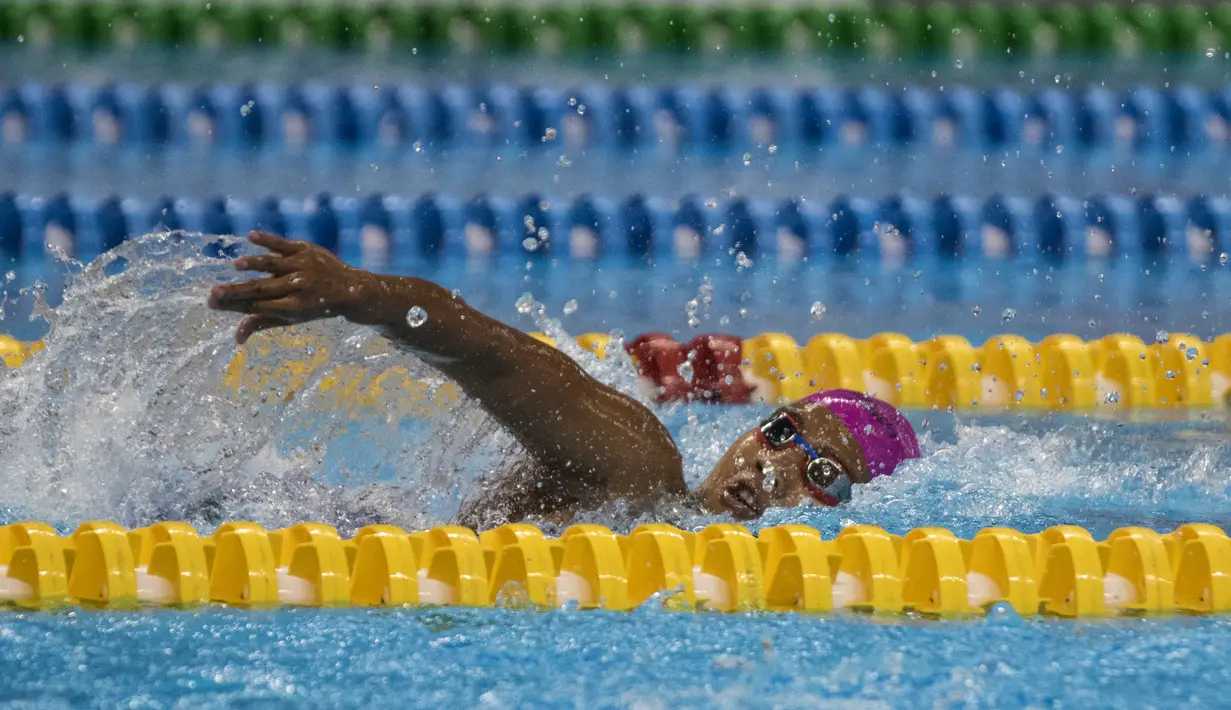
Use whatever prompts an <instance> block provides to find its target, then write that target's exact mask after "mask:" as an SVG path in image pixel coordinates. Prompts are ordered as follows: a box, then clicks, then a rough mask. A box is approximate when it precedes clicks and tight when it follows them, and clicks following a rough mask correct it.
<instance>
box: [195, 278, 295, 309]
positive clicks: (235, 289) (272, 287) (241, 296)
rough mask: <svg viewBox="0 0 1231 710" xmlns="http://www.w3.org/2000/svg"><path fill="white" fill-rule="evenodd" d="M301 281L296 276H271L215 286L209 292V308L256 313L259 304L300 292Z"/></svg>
mask: <svg viewBox="0 0 1231 710" xmlns="http://www.w3.org/2000/svg"><path fill="white" fill-rule="evenodd" d="M301 281H302V278H300V277H296V276H271V277H269V278H265V279H253V280H251V281H241V282H239V283H233V284H223V285H219V286H215V287H214V288H213V289H211V290H210V292H209V307H210V308H215V309H217V310H222V311H238V312H240V313H255V312H257V311H256V306H258V305H259V304H261V303H264V302H267V301H272V300H275V299H283V298H285V297H286V296H289V295H291V294H293V293H295V292H297V291H299V289H300V287H301Z"/></svg>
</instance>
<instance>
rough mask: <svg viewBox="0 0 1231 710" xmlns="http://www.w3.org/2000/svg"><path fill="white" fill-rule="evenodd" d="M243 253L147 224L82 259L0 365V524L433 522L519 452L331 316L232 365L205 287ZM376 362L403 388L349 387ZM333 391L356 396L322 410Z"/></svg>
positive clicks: (335, 399) (415, 370)
mask: <svg viewBox="0 0 1231 710" xmlns="http://www.w3.org/2000/svg"><path fill="white" fill-rule="evenodd" d="M248 249H249V247H248V246H247V245H246V243H244V242H240V241H237V240H234V239H230V238H213V239H207V238H203V237H197V236H191V235H186V234H182V233H169V234H165V233H164V234H154V235H148V236H146V237H142V238H140V239H137V240H134V241H132V242H128V243H126V244H124V245H122V246H121V247H119V248H118V249H116V250H114V251H112V252H109V253H107V254H105V255H103V256H102V257H100V258H99V259H98V260H96V261H95V262H93V263H92V264H90V265H89V266H87V267H85V268H84V269H83V270H81V272H80V274H79V275H78V276H77V277H75V278H73V279H72V281H71V283H70V284H69V286H68V288H67V289H66V291H65V293H64V298H63V303H62V304H61V305H60V306H59V307H58V308H56V309H54V310H53V309H48V308H39V309H37V313H38V315H40V316H41V317H43V318H46V319H47V321H48V322H49V323H50V325H51V332H50V334H49V336H48V337H47V338H46V341H45V342H46V350H45V351H43V352H41V353H39V354H38V356H37V357H35V358H33V359H32V360H31V361H30V362H28V363H27V364H26V365H25V366H24V367H22V368H20V369H18V370H13V371H7V372H4V373H0V375H3V376H2V377H0V451H3V452H4V456H3V458H2V459H0V490H3V491H4V495H3V500H0V504H3V505H8V506H11V509H10V513H11V515H6V516H5V517H30V518H35V519H44V520H51V521H60V522H63V523H66V524H71V523H75V522H77V521H80V520H85V519H92V518H100V517H105V518H112V519H115V520H117V521H119V522H121V523H124V524H128V525H136V524H143V523H145V522H147V521H149V520H153V519H157V518H182V519H186V520H189V521H191V522H194V523H197V524H199V525H203V526H205V527H206V528H208V527H209V526H210V524H211V523H213V522H216V521H217V520H218V519H220V518H223V517H225V518H252V519H256V520H260V521H261V522H263V523H266V524H269V525H278V524H285V523H290V522H292V521H295V520H302V519H318V520H327V521H330V522H334V523H337V524H339V525H340V526H341V527H344V528H345V527H353V526H354V525H358V524H363V523H364V522H367V521H368V520H370V519H383V520H389V521H393V522H399V523H402V524H405V525H409V526H418V525H422V524H427V523H432V522H439V521H440V520H444V519H447V518H448V517H449V516H450V515H451V514H452V513H453V512H454V511H455V510H456V509H457V506H458V505H459V502H460V499H461V496H462V495H463V493H464V492H465V490H466V489H467V488H468V484H469V483H470V482H471V481H472V480H473V479H474V478H475V477H476V476H477V475H479V474H482V473H488V472H491V471H493V470H495V469H497V468H499V466H500V464H501V462H502V460H503V459H504V458H506V457H509V456H514V455H516V453H517V452H516V446H514V444H513V442H512V440H511V438H510V437H508V436H506V435H504V434H502V433H501V432H500V431H499V429H498V427H496V426H495V425H494V423H492V422H491V421H489V420H488V418H487V417H486V415H485V414H484V413H483V412H482V411H481V410H479V409H478V407H477V406H475V405H474V404H473V403H472V402H469V401H468V400H466V399H465V398H464V397H462V396H461V395H460V394H459V393H458V392H457V391H456V388H451V386H450V385H449V384H448V383H446V382H445V380H444V379H443V378H442V377H440V375H438V374H437V373H435V372H434V371H433V370H431V369H430V368H428V367H427V366H426V365H424V364H423V363H421V362H419V361H418V360H417V359H416V358H414V357H413V356H410V355H407V354H404V353H400V352H395V351H392V350H390V349H389V348H388V346H387V343H386V342H385V341H384V340H383V339H381V338H379V337H378V336H375V335H374V334H372V333H371V332H370V331H368V330H365V329H361V328H357V327H354V326H351V325H349V324H346V323H344V322H342V321H336V320H335V321H325V322H319V323H314V324H312V325H310V326H307V327H302V328H297V329H295V331H294V332H293V333H290V334H287V333H283V334H282V335H280V336H276V337H273V338H270V339H267V340H266V343H267V346H266V347H265V348H261V347H256V348H253V347H251V346H250V347H248V348H246V349H245V351H244V353H245V357H246V360H245V361H242V362H237V363H236V365H237V366H235V367H233V366H232V360H233V358H235V356H236V346H235V345H234V344H233V340H232V338H233V329H234V326H235V323H236V318H235V317H234V316H233V315H230V314H221V313H216V312H213V311H210V310H209V309H207V308H206V306H205V296H206V293H207V291H208V289H209V288H210V286H212V285H213V284H215V283H223V282H229V281H233V280H237V279H239V278H242V277H241V276H240V275H239V274H237V273H236V272H235V271H234V270H233V269H232V268H231V267H230V261H229V260H230V258H231V257H233V256H235V255H238V254H241V253H245V252H246V251H247V250H248ZM219 254H226V255H227V257H228V258H226V259H223V258H216V257H215V256H213V255H219ZM288 362H291V363H299V365H287V363H288ZM305 363H306V365H305ZM347 368H349V369H347ZM391 368H401V370H395V371H397V372H402V371H404V372H405V381H406V382H409V383H410V384H411V385H412V386H411V388H410V389H409V390H408V389H407V387H405V386H403V385H402V384H401V383H400V382H385V383H384V387H383V389H382V391H381V392H380V394H379V396H373V394H372V390H371V387H370V386H369V387H367V389H366V390H365V389H363V387H364V385H365V383H366V384H367V385H370V384H371V382H372V381H373V380H374V379H376V378H377V377H378V376H380V375H381V374H382V373H386V372H389V371H390V370H391ZM340 372H341V373H344V375H345V377H349V378H350V381H348V382H340V380H342V379H344V378H343V375H341V374H339V373H340ZM270 373H273V374H272V375H271V374H270ZM386 379H390V378H386ZM392 379H395V380H396V379H399V378H392ZM297 380H298V381H297ZM356 383H357V384H356ZM347 386H352V387H358V388H359V389H358V392H359V394H355V397H359V396H360V394H364V395H366V396H367V401H365V402H363V404H362V405H359V404H356V403H355V402H354V401H353V400H354V397H353V398H352V400H351V401H349V402H347V403H346V406H341V407H339V406H337V405H338V403H339V401H343V402H346V400H344V399H343V400H339V392H340V391H345V388H346V387H347ZM339 388H341V389H339ZM441 412H448V416H447V417H435V415H436V414H439V413H441Z"/></svg>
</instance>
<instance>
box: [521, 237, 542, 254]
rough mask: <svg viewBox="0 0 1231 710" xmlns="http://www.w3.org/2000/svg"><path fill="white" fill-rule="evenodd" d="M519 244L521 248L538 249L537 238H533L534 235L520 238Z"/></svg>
mask: <svg viewBox="0 0 1231 710" xmlns="http://www.w3.org/2000/svg"><path fill="white" fill-rule="evenodd" d="M521 245H522V248H523V249H525V250H526V251H538V248H539V240H537V239H535V238H534V237H526V238H525V239H523V240H522V242H521Z"/></svg>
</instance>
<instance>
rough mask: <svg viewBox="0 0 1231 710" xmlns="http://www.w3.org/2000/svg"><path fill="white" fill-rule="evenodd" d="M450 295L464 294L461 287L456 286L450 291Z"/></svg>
mask: <svg viewBox="0 0 1231 710" xmlns="http://www.w3.org/2000/svg"><path fill="white" fill-rule="evenodd" d="M449 295H450V296H452V297H454V298H457V297H458V296H460V295H462V290H461V289H460V288H455V289H453V290H452V291H450V292H449Z"/></svg>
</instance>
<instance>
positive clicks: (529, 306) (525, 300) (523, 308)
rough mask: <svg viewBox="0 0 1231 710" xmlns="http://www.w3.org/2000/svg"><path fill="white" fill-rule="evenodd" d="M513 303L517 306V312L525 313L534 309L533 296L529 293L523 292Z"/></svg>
mask: <svg viewBox="0 0 1231 710" xmlns="http://www.w3.org/2000/svg"><path fill="white" fill-rule="evenodd" d="M514 305H515V306H516V307H517V312H518V313H520V314H522V315H526V314H528V313H529V312H530V311H532V310H534V296H532V295H530V294H529V293H523V294H522V295H521V298H519V299H517V303H515V304H514Z"/></svg>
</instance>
